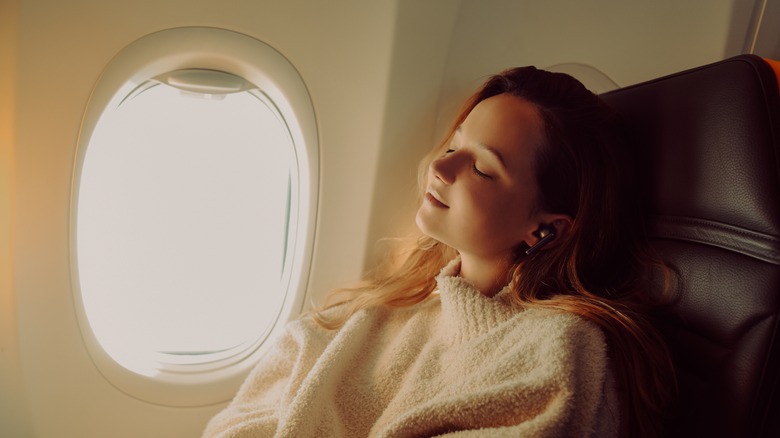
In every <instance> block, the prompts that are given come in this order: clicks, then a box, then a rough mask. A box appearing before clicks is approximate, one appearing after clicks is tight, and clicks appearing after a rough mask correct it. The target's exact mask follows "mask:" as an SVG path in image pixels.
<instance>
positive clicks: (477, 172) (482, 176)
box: [471, 163, 493, 179]
mask: <svg viewBox="0 0 780 438" xmlns="http://www.w3.org/2000/svg"><path fill="white" fill-rule="evenodd" d="M471 169H472V170H473V171H474V174H475V175H477V176H478V177H480V178H485V179H493V177H492V176H490V175H488V174H487V173H485V172H483V171H481V170H479V169H478V168H477V163H474V165H473V166H471Z"/></svg>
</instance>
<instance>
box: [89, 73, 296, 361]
mask: <svg viewBox="0 0 780 438" xmlns="http://www.w3.org/2000/svg"><path fill="white" fill-rule="evenodd" d="M294 150H295V149H294V147H293V143H292V139H291V134H290V131H289V129H288V127H287V125H286V124H285V121H284V119H283V117H282V116H281V114H280V113H279V111H278V110H277V109H276V107H275V106H274V103H273V102H272V101H271V100H270V99H269V98H268V97H267V96H265V95H264V94H263V93H262V92H261V91H260V90H259V89H257V87H255V86H254V85H253V84H252V83H250V82H247V81H246V80H244V79H243V78H241V77H239V76H235V75H232V74H229V73H225V72H221V71H215V70H202V69H189V70H178V71H173V72H168V73H165V74H162V75H158V76H156V77H155V78H152V79H150V80H148V81H146V82H143V83H142V84H140V85H138V86H137V87H135V88H134V89H133V91H132V92H130V93H129V94H128V95H127V96H126V97H124V98H123V99H122V101H121V103H120V104H119V105H118V106H116V107H115V108H113V109H111V108H109V109H108V110H106V111H104V112H103V114H102V116H101V117H100V119H99V122H98V124H97V125H96V127H95V129H94V131H93V133H92V136H91V138H90V140H89V143H88V147H87V150H86V153H85V155H84V159H83V164H82V167H81V172H80V176H79V184H78V187H77V193H78V199H77V204H76V206H75V208H76V215H75V217H76V218H77V221H76V227H75V230H76V237H77V238H76V258H77V264H78V276H79V282H80V288H81V295H82V300H83V304H84V309H85V312H86V315H87V318H88V320H89V324H90V326H91V328H92V331H93V332H94V334H95V337H96V338H97V340H98V341H99V343H100V344H101V346H102V347H103V348H104V349H105V351H106V352H107V353H108V354H109V355H110V356H111V357H112V358H113V359H114V360H116V361H117V362H118V363H120V364H121V365H123V366H124V367H126V368H128V369H131V370H134V371H137V372H139V373H147V372H148V368H149V367H152V368H154V367H158V368H159V367H163V368H164V367H166V366H168V367H171V366H186V365H196V364H208V363H218V362H219V361H221V360H225V359H226V358H231V357H236V356H237V355H242V354H245V353H246V352H251V350H252V348H253V347H256V346H257V345H258V344H259V343H260V342H262V340H263V339H264V337H265V336H266V335H267V334H268V332H269V330H270V329H271V328H272V327H273V325H274V323H275V322H276V320H277V318H278V317H279V314H280V310H281V307H282V305H283V303H284V300H285V294H286V293H287V289H288V287H287V286H288V284H287V283H288V282H289V270H290V263H289V258H290V254H289V252H288V251H287V245H288V243H289V242H288V241H289V240H290V239H289V237H290V233H291V230H293V229H294V228H295V227H294V224H291V221H294V220H295V217H294V216H291V214H290V211H291V207H293V208H294V207H295V204H296V203H297V201H298V200H297V196H296V191H295V190H292V187H291V182H292V181H297V179H298V175H297V172H298V167H297V164H296V156H295V153H294ZM291 225H292V226H291Z"/></svg>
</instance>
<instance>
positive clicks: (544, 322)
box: [512, 307, 606, 355]
mask: <svg viewBox="0 0 780 438" xmlns="http://www.w3.org/2000/svg"><path fill="white" fill-rule="evenodd" d="M512 320H513V331H514V332H516V335H517V336H520V337H522V338H523V339H525V340H526V341H527V342H530V343H533V344H538V345H543V346H547V347H548V348H550V349H554V350H555V349H557V350H560V351H562V352H576V351H591V352H592V353H594V354H603V355H606V337H605V335H604V332H603V331H602V330H601V328H600V327H599V326H598V325H597V324H596V323H595V322H593V321H591V320H589V319H586V318H584V317H582V316H580V315H577V314H575V313H573V312H570V311H564V310H559V309H553V308H547V307H531V308H527V309H525V310H523V311H521V312H518V313H517V314H516V315H515V317H514V318H512Z"/></svg>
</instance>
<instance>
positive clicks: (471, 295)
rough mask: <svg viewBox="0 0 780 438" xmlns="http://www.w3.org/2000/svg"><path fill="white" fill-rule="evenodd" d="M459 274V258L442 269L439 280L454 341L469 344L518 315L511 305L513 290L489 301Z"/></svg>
mask: <svg viewBox="0 0 780 438" xmlns="http://www.w3.org/2000/svg"><path fill="white" fill-rule="evenodd" d="M459 273H460V258H459V257H458V258H455V259H454V260H452V261H450V263H448V264H447V265H446V266H445V267H444V268H442V270H441V272H440V273H439V275H438V276H437V277H436V283H437V284H438V286H439V296H440V299H441V308H442V317H443V319H442V321H443V323H444V324H445V327H444V329H445V330H446V331H447V332H448V333H450V334H452V335H453V336H455V338H457V339H461V340H467V339H470V338H472V337H475V336H479V335H481V334H484V333H487V332H488V331H489V330H491V329H492V328H493V327H495V326H497V325H499V324H501V323H502V322H504V321H506V320H508V319H509V318H511V317H512V315H514V314H516V313H517V312H518V310H517V309H515V308H513V307H512V306H511V305H510V301H509V297H510V294H511V288H510V287H509V286H508V285H507V286H505V287H504V288H503V289H501V291H499V292H498V293H497V294H495V295H494V296H492V297H487V296H485V295H483V294H482V293H481V292H480V291H478V290H477V289H476V288H475V287H474V286H473V285H472V284H471V283H469V282H468V281H467V280H466V279H464V278H461V277H459V276H458V274H459Z"/></svg>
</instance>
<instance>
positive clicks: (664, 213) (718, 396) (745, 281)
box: [602, 55, 780, 437]
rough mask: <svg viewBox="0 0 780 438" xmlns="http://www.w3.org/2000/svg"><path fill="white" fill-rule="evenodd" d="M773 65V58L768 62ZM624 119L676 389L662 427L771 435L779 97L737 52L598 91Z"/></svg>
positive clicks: (757, 62)
mask: <svg viewBox="0 0 780 438" xmlns="http://www.w3.org/2000/svg"><path fill="white" fill-rule="evenodd" d="M774 65H775V67H778V66H780V64H774ZM602 97H603V98H604V100H605V101H606V102H607V103H608V104H609V105H610V106H612V107H613V108H615V109H616V110H617V111H618V113H620V114H621V115H622V117H623V118H624V119H625V122H626V125H627V129H628V135H629V136H630V139H631V142H632V148H634V150H635V151H636V154H637V155H636V157H637V159H638V163H639V167H640V168H639V176H640V179H641V182H642V184H643V188H642V190H641V191H640V193H637V196H641V197H642V199H643V200H644V201H643V203H644V204H645V207H646V209H647V214H648V215H649V216H648V217H649V218H650V221H649V222H650V238H651V245H652V246H653V248H654V249H655V250H656V251H657V253H658V254H659V255H660V256H661V258H662V259H664V260H665V261H667V262H668V263H669V264H670V266H672V267H673V269H674V270H675V271H676V274H677V282H678V284H677V287H676V288H675V289H676V293H677V296H676V298H675V300H674V301H673V303H672V304H671V305H670V306H669V307H668V308H665V309H664V310H663V311H662V312H661V314H660V315H659V322H658V324H659V326H660V327H661V330H662V333H663V335H664V337H665V338H666V340H667V342H668V345H669V347H670V350H671V352H672V356H673V359H674V361H675V365H676V369H677V376H678V384H679V398H678V402H677V406H676V408H675V412H674V414H673V416H672V418H671V419H670V424H669V425H668V435H669V436H717V437H721V436H728V437H747V436H750V437H753V436H780V396H779V395H778V393H777V392H778V390H780V389H779V388H778V376H780V347H778V343H780V339H778V335H780V333H779V331H778V322H779V321H780V170H779V169H780V168H779V164H780V158H779V157H778V155H779V154H780V95H779V94H778V79H777V76H776V75H775V72H774V71H773V68H772V64H771V63H770V62H766V61H765V60H763V59H762V58H759V57H757V56H754V55H741V56H737V57H734V58H730V59H727V60H724V61H720V62H717V63H714V64H710V65H706V66H703V67H699V68H694V69H691V70H687V71H683V72H680V73H677V74H673V75H670V76H666V77H662V78H659V79H655V80H651V81H648V82H645V83H641V84H637V85H634V86H630V87H627V88H623V89H619V90H615V91H612V92H609V93H605V94H603V95H602Z"/></svg>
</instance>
